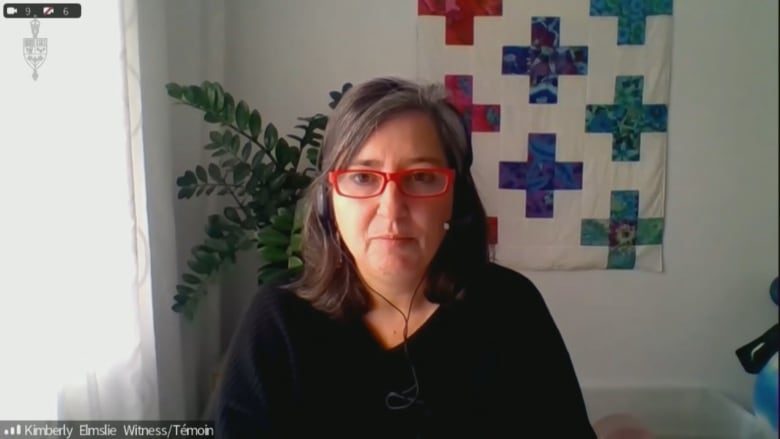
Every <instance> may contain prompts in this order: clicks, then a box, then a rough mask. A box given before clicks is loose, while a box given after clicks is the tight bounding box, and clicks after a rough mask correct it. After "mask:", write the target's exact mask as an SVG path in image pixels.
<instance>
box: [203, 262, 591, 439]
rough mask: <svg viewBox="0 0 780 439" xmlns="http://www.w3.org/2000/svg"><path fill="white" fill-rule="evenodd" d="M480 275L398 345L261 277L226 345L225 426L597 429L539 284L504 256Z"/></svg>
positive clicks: (292, 433) (220, 426)
mask: <svg viewBox="0 0 780 439" xmlns="http://www.w3.org/2000/svg"><path fill="white" fill-rule="evenodd" d="M479 279H480V280H479V284H478V285H472V286H469V287H467V288H466V290H465V293H464V294H463V295H462V297H461V298H460V299H458V300H454V301H452V302H449V303H445V304H442V305H440V306H439V307H438V308H437V310H436V311H435V312H434V313H433V315H432V316H431V317H430V318H429V319H428V320H427V321H426V322H425V323H424V324H423V325H422V326H421V327H420V328H419V329H418V330H417V331H416V332H414V333H413V334H411V335H410V337H409V339H408V341H407V343H406V345H405V346H404V345H399V346H397V347H394V348H389V349H387V348H383V347H382V346H381V344H380V343H379V342H378V341H377V340H376V339H375V338H374V336H373V335H372V333H371V331H370V330H369V329H368V328H367V327H366V326H365V324H364V323H363V322H362V320H360V319H354V320H346V321H342V320H334V319H332V318H330V317H328V316H327V315H325V314H324V313H321V312H320V311H317V310H315V309H314V308H313V307H311V306H310V305H309V303H308V302H306V301H304V300H302V299H300V298H298V297H297V296H296V295H294V294H293V293H292V292H291V291H289V290H286V289H283V288H279V287H276V288H263V289H261V290H260V291H259V292H258V293H257V294H256V295H255V296H254V298H253V300H252V302H251V305H250V306H249V308H248V309H247V311H246V313H245V314H244V316H243V318H242V320H241V322H240V324H239V326H238V329H237V330H236V333H235V335H234V336H233V338H232V341H231V344H230V346H229V348H228V352H227V356H226V361H225V364H224V370H223V376H222V382H221V384H220V387H219V394H218V399H217V406H216V411H215V421H216V430H217V437H218V438H223V439H234V438H267V437H268V438H271V437H273V438H277V437H285V438H286V437H340V438H344V437H361V438H384V437H392V438H433V437H477V438H483V437H486V438H487V437H505V435H506V434H509V437H518V438H524V437H528V438H555V439H558V438H566V439H590V438H595V437H596V435H595V434H594V432H593V430H592V428H591V425H590V422H589V419H588V415H587V412H586V408H585V404H584V402H583V397H582V393H581V389H580V387H579V383H578V380H577V377H576V374H575V371H574V368H573V365H572V362H571V360H570V357H569V353H568V350H567V348H566V346H565V344H564V341H563V339H562V337H561V335H560V332H559V330H558V328H557V326H556V324H555V322H554V320H553V318H552V316H551V314H550V313H549V310H548V308H547V306H546V304H545V302H544V300H543V298H542V296H541V294H540V293H539V291H538V290H537V288H536V287H535V286H534V285H533V283H532V282H531V281H530V280H529V279H528V278H526V277H525V276H523V275H522V274H519V273H517V272H515V271H512V270H509V269H507V268H504V267H501V266H499V265H496V264H489V266H487V267H486V268H485V270H484V271H483V272H482V274H481V276H479ZM415 385H416V388H415ZM415 390H416V392H415ZM404 405H409V407H407V408H402V407H403V406H404Z"/></svg>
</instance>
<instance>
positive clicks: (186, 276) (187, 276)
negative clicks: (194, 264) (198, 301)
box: [181, 273, 202, 285]
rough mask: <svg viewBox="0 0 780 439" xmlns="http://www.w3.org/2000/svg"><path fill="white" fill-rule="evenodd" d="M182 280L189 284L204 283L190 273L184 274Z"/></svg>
mask: <svg viewBox="0 0 780 439" xmlns="http://www.w3.org/2000/svg"><path fill="white" fill-rule="evenodd" d="M181 278H182V279H183V280H184V282H187V283H188V284H193V285H198V284H200V283H201V282H202V280H201V278H199V277H198V276H195V275H194V274H190V273H184V274H183V275H182V276H181Z"/></svg>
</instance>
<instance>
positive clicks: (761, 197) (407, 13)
mask: <svg viewBox="0 0 780 439" xmlns="http://www.w3.org/2000/svg"><path fill="white" fill-rule="evenodd" d="M185 3H186V4H187V5H188V6H189V7H183V6H184V4H185ZM416 3H417V2H416V0H393V1H387V0H329V1H321V0H285V1H277V0H229V1H224V2H206V1H199V2H184V1H182V0H176V1H171V2H169V3H168V7H167V9H168V17H167V24H168V30H167V38H168V43H167V44H168V46H167V49H168V52H167V54H168V59H169V69H170V70H169V72H168V80H173V81H177V82H187V81H190V82H200V81H201V80H203V79H210V80H215V79H216V80H223V85H224V86H225V87H226V88H227V89H228V90H229V91H231V92H232V93H233V95H234V96H236V97H239V98H241V99H245V100H247V102H249V103H250V105H251V106H253V107H256V108H257V109H258V110H259V111H260V113H261V114H262V116H263V120H264V121H265V122H268V121H271V122H273V123H274V124H276V125H277V127H278V128H279V129H280V131H282V132H285V133H290V132H292V131H291V130H292V127H293V126H294V125H295V124H296V117H298V116H307V115H311V114H314V113H315V112H327V111H329V110H328V108H327V103H328V102H329V98H328V96H327V94H328V92H329V91H330V90H332V89H336V88H339V87H340V86H341V84H342V83H343V82H347V81H351V82H359V81H362V80H366V79H369V78H371V77H373V76H378V75H403V76H409V77H414V76H415V71H416V69H415V64H414V63H415V38H416ZM223 7H224V10H223V9H222V8H223ZM777 9H778V6H777V2H774V1H772V0H744V1H734V0H677V1H676V2H675V34H674V44H673V60H672V62H673V68H672V99H671V105H670V121H669V151H668V175H667V208H666V214H667V216H666V221H667V222H666V224H667V229H666V236H665V249H664V256H665V267H666V271H665V272H664V273H662V274H650V273H642V272H607V271H594V272H528V273H527V274H528V275H529V276H530V277H531V278H532V279H533V280H534V281H535V282H536V283H537V285H538V286H539V287H540V289H541V290H542V292H543V294H544V295H545V297H546V299H547V301H548V304H549V306H550V308H551V310H552V312H553V314H554V316H555V318H556V319H557V321H558V324H559V326H560V328H561V331H562V332H563V334H564V337H565V338H566V340H567V343H568V346H569V349H570V351H571V354H572V357H573V360H574V362H575V365H576V367H577V370H578V373H579V376H580V380H581V382H582V383H583V385H585V386H593V385H678V384H680V385H705V386H710V387H715V388H718V389H722V390H724V391H726V392H727V393H729V394H731V395H732V396H734V397H736V398H737V399H738V400H739V401H740V402H741V403H743V404H745V405H747V404H749V397H750V393H751V386H752V382H753V377H752V376H750V375H748V374H746V373H745V372H744V371H742V369H741V367H740V365H739V363H738V361H737V359H736V357H735V356H734V354H733V352H734V350H735V349H736V348H737V347H739V346H741V345H742V344H744V343H745V342H747V341H749V340H751V339H753V338H754V337H756V336H758V335H760V334H761V333H763V332H764V331H765V330H766V329H768V328H769V327H770V326H771V324H772V323H773V322H776V321H777V317H776V312H777V310H776V308H775V307H774V305H772V304H771V301H770V300H769V298H768V294H767V290H768V286H769V283H770V281H771V280H772V279H773V278H774V277H775V276H776V275H777V271H778V246H777V242H778V189H777V187H778V186H777V184H778V167H777V166H778V134H777V125H776V121H777V118H778V93H777V90H778V89H777V77H778V57H777V38H776V35H777V29H778V21H777V20H778V19H777V12H778V11H777ZM223 14H224V15H223ZM215 23H217V24H215ZM220 23H221V25H222V26H224V40H222V39H221V37H220V33H219V29H220V28H219V26H220ZM221 48H224V53H222V55H221V56H220V49H221ZM158 79H162V78H158ZM562 80H563V81H565V80H566V79H565V78H564V79H562ZM166 82H167V80H166ZM159 85H161V84H156V85H154V87H159ZM172 111H173V112H172V114H171V122H170V123H171V125H170V136H171V139H172V146H173V148H174V152H173V154H174V162H173V168H174V170H175V172H176V173H178V172H180V171H181V170H184V169H188V168H191V167H192V166H194V165H195V164H197V162H198V160H203V159H204V156H203V155H202V152H201V151H200V150H199V149H198V148H200V145H202V144H205V143H206V137H205V136H206V132H205V131H204V124H203V122H201V121H200V119H199V116H200V115H198V114H192V113H188V112H187V111H185V110H180V109H173V110H172ZM166 190H167V189H166ZM207 210H208V206H207V205H206V204H198V202H193V201H187V202H183V203H182V202H178V203H176V215H177V216H176V229H177V233H176V237H177V245H178V254H179V265H180V266H184V259H183V258H184V257H185V256H186V252H188V251H189V248H191V247H192V246H193V245H195V244H197V243H198V242H199V241H198V240H199V239H201V237H202V232H201V230H202V225H203V220H204V219H205V213H206V211H207ZM243 268H244V273H243V274H241V275H239V276H236V277H234V278H232V279H230V280H228V281H227V282H226V284H225V285H223V288H222V290H223V291H221V293H220V300H221V302H222V303H221V307H222V311H221V313H222V316H221V321H222V323H221V326H220V331H221V335H220V336H219V337H220V339H219V343H220V344H221V346H222V348H224V345H225V343H226V341H227V340H228V339H229V337H230V335H231V334H232V331H233V329H234V327H235V322H236V318H237V316H238V315H239V314H240V312H241V311H242V310H243V307H244V305H245V303H246V300H247V298H248V297H249V295H250V294H251V293H252V292H253V291H254V275H253V272H252V270H253V267H252V262H251V261H248V262H246V261H245V262H244V267H243ZM160 293H163V294H165V293H166V292H160ZM211 300H214V301H215V302H214V303H213V305H214V306H219V303H218V301H216V299H211ZM188 331H189V332H188ZM192 331H193V330H192V329H184V332H183V334H184V335H183V337H184V338H185V339H187V338H188V337H190V342H187V343H185V351H186V350H188V349H189V350H190V352H185V353H184V354H183V355H184V363H185V364H187V367H185V369H187V368H189V367H192V368H196V369H197V370H198V373H189V374H188V375H187V376H186V377H185V381H186V384H185V387H186V388H196V389H198V390H197V392H195V393H196V394H194V395H193V394H192V393H191V392H192V390H186V391H187V392H190V393H188V395H189V396H190V397H194V398H195V399H196V400H197V403H195V404H196V405H202V404H203V392H204V390H203V389H204V384H203V381H204V377H205V376H206V372H207V371H208V370H209V368H211V367H213V363H214V357H213V344H214V343H215V341H214V336H213V333H210V334H211V335H206V334H203V333H200V334H198V333H192ZM187 334H189V335H187ZM193 343H201V344H204V345H208V347H207V348H202V349H205V351H206V352H207V354H205V355H200V356H198V355H197V354H196V353H194V350H195V348H194V347H193V346H192V344H193ZM188 404H189V406H188V411H190V410H194V408H193V407H191V405H192V404H193V403H192V402H188Z"/></svg>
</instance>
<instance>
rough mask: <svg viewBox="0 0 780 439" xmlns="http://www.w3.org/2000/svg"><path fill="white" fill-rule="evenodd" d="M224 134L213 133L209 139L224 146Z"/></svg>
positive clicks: (220, 132) (219, 132)
mask: <svg viewBox="0 0 780 439" xmlns="http://www.w3.org/2000/svg"><path fill="white" fill-rule="evenodd" d="M224 136H225V135H224V133H223V132H222V131H211V132H210V133H209V139H211V141H212V142H214V143H216V144H218V145H222V139H223V138H224Z"/></svg>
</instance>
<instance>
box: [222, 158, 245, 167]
mask: <svg viewBox="0 0 780 439" xmlns="http://www.w3.org/2000/svg"><path fill="white" fill-rule="evenodd" d="M239 163H241V161H240V160H238V159H237V158H233V157H231V158H228V159H225V160H224V161H223V162H222V163H221V165H222V167H223V168H225V170H229V169H230V168H231V167H233V166H235V165H237V164H239Z"/></svg>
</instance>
